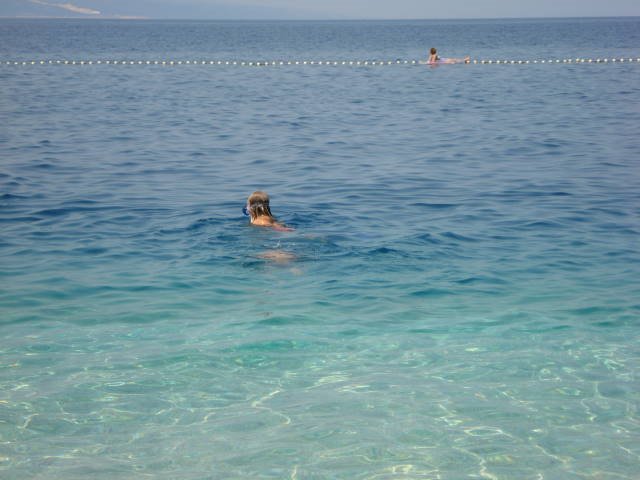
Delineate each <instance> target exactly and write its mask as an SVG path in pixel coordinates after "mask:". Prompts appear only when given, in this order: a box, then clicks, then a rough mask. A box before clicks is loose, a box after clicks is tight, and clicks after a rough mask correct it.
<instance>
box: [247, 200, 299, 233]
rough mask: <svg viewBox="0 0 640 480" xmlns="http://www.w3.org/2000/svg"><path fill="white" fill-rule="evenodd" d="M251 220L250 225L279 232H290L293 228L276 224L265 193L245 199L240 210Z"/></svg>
mask: <svg viewBox="0 0 640 480" xmlns="http://www.w3.org/2000/svg"><path fill="white" fill-rule="evenodd" d="M242 211H243V212H244V214H245V215H248V216H249V217H250V218H251V225H255V226H257V227H270V228H273V229H274V230H278V231H280V232H291V231H293V228H290V227H287V226H286V225H283V224H282V223H280V222H278V221H277V220H276V219H275V217H274V216H273V214H272V213H271V209H270V208H269V195H267V193H266V192H261V191H257V192H253V193H252V194H251V195H249V198H248V199H247V205H246V206H245V207H244V208H243V209H242Z"/></svg>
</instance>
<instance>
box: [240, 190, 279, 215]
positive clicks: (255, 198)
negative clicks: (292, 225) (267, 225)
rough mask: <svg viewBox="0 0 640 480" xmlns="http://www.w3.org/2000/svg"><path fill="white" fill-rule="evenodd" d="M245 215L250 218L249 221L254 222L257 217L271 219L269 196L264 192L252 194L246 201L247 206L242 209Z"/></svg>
mask: <svg viewBox="0 0 640 480" xmlns="http://www.w3.org/2000/svg"><path fill="white" fill-rule="evenodd" d="M243 211H246V213H245V214H248V215H250V216H251V221H254V220H255V219H256V218H258V217H269V218H273V214H272V213H271V209H270V208H269V195H267V193H266V192H261V191H257V192H253V193H252V194H251V195H249V198H248V199H247V205H246V207H245V208H244V209H243Z"/></svg>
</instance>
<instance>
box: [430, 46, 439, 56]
mask: <svg viewBox="0 0 640 480" xmlns="http://www.w3.org/2000/svg"><path fill="white" fill-rule="evenodd" d="M437 52H438V51H437V50H436V49H435V48H433V47H431V50H430V53H431V55H435V54H436V53H437Z"/></svg>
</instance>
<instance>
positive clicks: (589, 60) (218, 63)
mask: <svg viewBox="0 0 640 480" xmlns="http://www.w3.org/2000/svg"><path fill="white" fill-rule="evenodd" d="M460 63H462V62H460ZM585 63H586V64H588V63H640V58H630V57H611V58H563V59H559V58H556V59H548V60H471V61H470V62H469V64H470V65H529V64H585ZM425 64H426V62H425V61H423V60H399V59H396V60H288V61H285V60H277V61H261V60H258V61H241V60H31V61H16V60H14V61H10V60H7V61H0V65H5V66H8V65H11V66H30V65H123V66H124V65H160V66H184V65H215V66H242V67H277V66H290V65H313V66H385V65H425Z"/></svg>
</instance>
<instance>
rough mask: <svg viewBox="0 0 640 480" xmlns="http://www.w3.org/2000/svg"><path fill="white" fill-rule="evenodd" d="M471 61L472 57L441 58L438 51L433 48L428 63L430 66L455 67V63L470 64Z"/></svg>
mask: <svg viewBox="0 0 640 480" xmlns="http://www.w3.org/2000/svg"><path fill="white" fill-rule="evenodd" d="M470 61H471V57H469V56H468V55H467V56H466V57H464V58H440V57H439V56H438V51H437V50H436V49H435V48H432V49H431V50H430V51H429V60H427V63H428V64H429V65H443V64H444V65H447V64H448V65H453V64H454V63H469V62H470Z"/></svg>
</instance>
